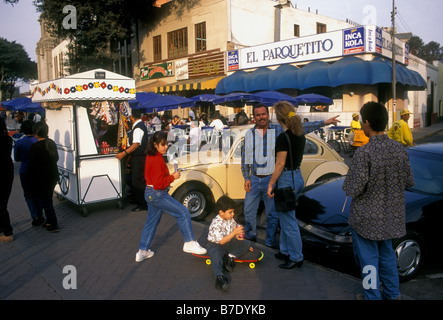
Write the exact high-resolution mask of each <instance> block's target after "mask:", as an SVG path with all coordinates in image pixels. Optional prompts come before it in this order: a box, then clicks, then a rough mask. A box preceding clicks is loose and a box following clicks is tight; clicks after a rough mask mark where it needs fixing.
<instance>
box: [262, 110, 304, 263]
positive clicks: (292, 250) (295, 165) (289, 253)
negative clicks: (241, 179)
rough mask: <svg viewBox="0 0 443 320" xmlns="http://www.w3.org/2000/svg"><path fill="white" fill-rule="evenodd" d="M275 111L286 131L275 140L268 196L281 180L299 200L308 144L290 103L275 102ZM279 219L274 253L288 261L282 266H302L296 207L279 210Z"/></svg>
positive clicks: (298, 118)
mask: <svg viewBox="0 0 443 320" xmlns="http://www.w3.org/2000/svg"><path fill="white" fill-rule="evenodd" d="M274 110H275V114H276V116H277V121H278V123H279V124H280V125H281V126H282V128H283V132H282V133H280V134H279V135H278V137H277V141H276V143H275V154H276V162H275V169H274V172H273V174H272V176H271V179H270V180H269V183H268V190H267V195H268V197H269V198H270V199H272V198H273V197H274V191H273V188H274V185H275V183H276V182H278V187H279V188H284V187H288V186H290V187H291V188H292V190H294V191H295V196H296V199H297V198H298V196H299V195H300V193H301V191H302V189H303V186H304V181H303V176H302V174H301V171H300V165H301V162H302V160H303V151H304V149H305V144H306V137H305V135H304V133H303V126H302V121H301V118H300V117H299V116H298V115H296V114H295V108H294V107H293V106H292V104H290V103H289V102H286V101H282V102H278V103H277V104H275V105H274ZM288 138H289V140H288ZM289 142H290V145H289ZM278 219H279V221H280V228H281V231H280V251H279V252H278V253H277V254H276V255H275V256H276V257H277V258H279V259H283V260H285V263H283V264H281V265H280V268H284V269H292V268H294V267H301V266H302V264H303V253H302V240H301V235H300V230H299V228H298V224H297V219H296V217H295V210H291V211H287V212H278Z"/></svg>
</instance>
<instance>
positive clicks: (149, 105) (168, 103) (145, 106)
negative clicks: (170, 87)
mask: <svg viewBox="0 0 443 320" xmlns="http://www.w3.org/2000/svg"><path fill="white" fill-rule="evenodd" d="M192 106H194V101H192V100H191V99H188V98H185V97H180V96H172V95H164V96H163V95H160V94H157V97H153V98H152V99H149V100H147V101H146V102H144V103H141V104H139V105H137V106H135V107H134V109H141V110H143V111H144V112H153V111H154V109H155V110H157V111H164V110H170V109H177V108H178V107H182V108H185V107H192Z"/></svg>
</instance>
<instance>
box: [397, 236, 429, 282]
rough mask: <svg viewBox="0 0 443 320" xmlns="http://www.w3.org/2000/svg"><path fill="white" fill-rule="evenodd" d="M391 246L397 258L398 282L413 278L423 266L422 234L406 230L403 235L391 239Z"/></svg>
mask: <svg viewBox="0 0 443 320" xmlns="http://www.w3.org/2000/svg"><path fill="white" fill-rule="evenodd" d="M392 247H393V248H394V251H395V255H396V258H397V270H398V275H399V278H400V282H405V281H409V280H411V279H413V278H415V277H416V276H417V274H418V273H419V272H420V269H421V268H422V266H423V261H424V256H425V251H424V240H423V238H422V236H421V235H420V234H418V233H417V232H415V231H412V230H408V231H407V232H406V235H405V236H404V237H402V238H399V239H394V240H392Z"/></svg>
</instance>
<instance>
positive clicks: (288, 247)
mask: <svg viewBox="0 0 443 320" xmlns="http://www.w3.org/2000/svg"><path fill="white" fill-rule="evenodd" d="M291 172H293V173H294V183H293V182H292V174H291ZM277 182H278V187H279V188H283V187H287V186H292V187H293V188H294V190H295V192H296V197H297V198H298V196H299V195H300V193H301V191H302V190H303V186H304V181H303V176H302V174H301V171H300V169H297V170H294V171H291V170H286V171H283V172H282V173H281V175H280V177H279V178H278V181H277ZM272 200H274V199H272ZM278 218H279V219H280V229H281V230H280V252H281V253H283V254H285V255H288V256H289V260H291V261H294V262H298V261H301V260H303V253H302V247H303V245H302V240H301V235H300V229H299V227H298V224H297V219H296V218H295V210H292V211H288V212H279V213H278Z"/></svg>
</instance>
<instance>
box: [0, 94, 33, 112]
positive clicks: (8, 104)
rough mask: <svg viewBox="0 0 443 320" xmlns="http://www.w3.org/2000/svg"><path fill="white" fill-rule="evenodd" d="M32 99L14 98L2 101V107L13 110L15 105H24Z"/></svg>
mask: <svg viewBox="0 0 443 320" xmlns="http://www.w3.org/2000/svg"><path fill="white" fill-rule="evenodd" d="M31 103H32V99H31V98H26V97H22V98H15V99H11V100H8V101H2V107H6V109H8V110H15V108H16V107H19V106H22V105H25V104H31Z"/></svg>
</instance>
